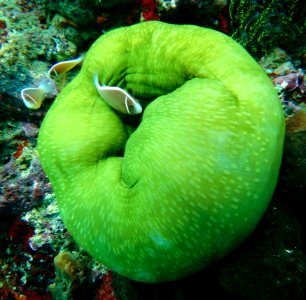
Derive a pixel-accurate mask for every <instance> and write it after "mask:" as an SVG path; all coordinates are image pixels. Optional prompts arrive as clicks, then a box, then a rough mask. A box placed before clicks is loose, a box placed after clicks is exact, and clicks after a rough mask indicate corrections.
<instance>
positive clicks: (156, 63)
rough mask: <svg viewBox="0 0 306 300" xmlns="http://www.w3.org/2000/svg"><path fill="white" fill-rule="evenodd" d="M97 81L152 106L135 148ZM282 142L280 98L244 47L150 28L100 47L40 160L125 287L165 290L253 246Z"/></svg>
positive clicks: (118, 33)
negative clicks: (166, 284)
mask: <svg viewBox="0 0 306 300" xmlns="http://www.w3.org/2000/svg"><path fill="white" fill-rule="evenodd" d="M95 74H98V79H99V84H101V85H102V86H103V85H106V86H118V87H120V88H121V89H124V90H125V91H126V92H128V93H129V94H131V95H132V96H133V97H135V98H136V99H138V100H139V101H140V103H141V104H142V105H143V104H147V106H146V107H145V109H144V112H143V115H142V119H141V122H140V124H139V126H138V127H137V128H135V131H134V132H133V133H132V134H131V135H129V134H128V132H129V130H128V125H127V121H126V118H123V117H122V116H121V115H120V114H118V113H116V112H115V111H114V110H113V109H112V108H111V107H110V106H109V105H108V104H107V103H106V102H105V101H103V99H102V98H101V96H100V95H99V93H98V91H97V89H96V86H95V85H94V76H95ZM133 118H135V117H133ZM283 137H284V117H283V112H282V108H281V104H280V102H279V99H278V96H277V93H276V91H275V89H274V87H273V84H272V83H271V80H270V79H269V78H268V77H267V75H266V74H265V73H264V72H263V71H262V69H261V68H260V67H259V65H258V64H257V63H256V62H255V61H254V60H253V59H252V58H251V57H250V55H249V54H248V53H247V52H246V51H245V50H244V49H243V48H242V47H241V46H240V45H238V44H237V43H236V42H235V41H233V40H232V39H231V38H229V37H227V36H226V35H224V34H221V33H218V32H216V31H213V30H209V29H204V28H200V27H196V26H190V25H183V26H180V25H169V24H165V23H161V22H153V21H152V22H147V23H142V24H138V25H134V26H131V27H126V28H120V29H116V30H113V31H110V32H109V33H107V34H105V35H103V36H102V37H101V38H100V39H98V40H97V41H96V42H95V43H94V45H93V46H92V47H91V48H90V49H89V51H88V52H87V54H86V56H85V58H84V62H83V66H82V69H81V71H80V73H79V74H78V75H77V77H76V78H75V79H74V80H73V81H72V82H71V83H70V84H68V86H67V87H65V88H64V89H63V90H62V92H61V93H60V94H59V96H58V97H57V99H56V100H55V102H54V104H53V105H52V107H51V108H50V110H49V111H48V113H47V115H46V117H45V119H44V121H43V124H42V127H41V129H40V133H39V139H38V150H39V153H40V159H41V163H42V166H43V168H44V169H45V171H46V173H47V175H48V176H49V178H50V181H51V183H52V186H53V189H54V192H55V195H56V198H57V201H58V204H59V208H60V212H61V216H62V218H63V221H64V223H65V225H66V226H67V228H68V230H69V231H70V233H71V234H72V235H73V237H74V238H75V239H76V241H77V242H78V243H79V244H80V245H81V246H82V247H84V249H85V250H86V251H88V252H89V253H90V254H91V255H92V256H93V257H95V258H96V259H98V260H99V261H101V262H102V263H104V264H106V265H107V266H109V267H110V268H112V269H113V270H114V271H116V272H118V273H120V274H122V275H124V276H126V277H128V278H131V279H134V280H138V281H144V282H159V281H167V280H174V279H177V278H180V277H183V276H186V275H188V274H190V273H192V272H195V271H197V270H199V269H201V268H203V267H205V266H207V265H209V264H211V263H212V262H214V261H216V260H218V259H219V258H221V257H223V256H224V255H226V254H227V253H228V252H229V251H231V250H232V249H233V248H235V247H236V246H237V245H238V244H239V243H240V242H241V241H243V240H244V239H245V238H246V237H247V236H248V235H249V234H250V232H251V231H252V230H253V229H254V227H255V226H256V225H257V223H258V221H259V220H260V218H261V217H262V215H263V213H264V211H265V210H266V208H267V206H268V204H269V201H270V198H271V195H272V193H273V190H274V187H275V184H276V180H277V177H278V171H279V166H280V160H281V154H282V146H283Z"/></svg>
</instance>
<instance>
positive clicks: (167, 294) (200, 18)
mask: <svg viewBox="0 0 306 300" xmlns="http://www.w3.org/2000/svg"><path fill="white" fill-rule="evenodd" d="M0 2H1V3H0V7H1V8H0V102H1V106H0V120H1V121H0V153H1V156H0V299H1V300H2V299H3V300H10V299H18V300H21V299H22V300H26V299H28V300H40V299H41V300H48V299H51V298H53V299H62V298H61V295H68V296H71V295H73V296H75V299H89V298H90V299H95V300H96V299H104V300H105V299H114V298H115V299H117V300H121V299H122V300H123V299H124V300H127V299H128V300H131V299H137V300H142V299H145V300H153V299H154V300H156V299H171V300H172V299H173V300H174V299H175V300H178V299H180V300H181V299H186V300H188V299H197V298H198V294H200V295H201V296H202V297H203V298H204V297H205V299H206V298H207V299H212V298H211V297H210V294H212V295H213V299H217V298H218V299H237V300H242V299H243V300H245V299H254V298H255V297H257V299H258V298H263V299H264V297H267V296H269V298H270V299H271V298H273V297H274V298H277V299H279V300H287V299H303V298H305V294H306V286H305V282H306V280H305V239H304V236H305V229H306V224H305V216H304V209H303V201H304V198H305V188H306V182H305V180H306V174H305V170H306V158H305V147H306V134H305V132H306V125H305V124H306V113H305V104H304V103H305V91H304V83H303V76H304V73H305V66H306V55H305V48H304V47H303V46H304V45H305V15H306V14H305V6H304V3H303V1H302V0H294V1H287V0H286V1H275V0H273V1H238V0H231V1H223V0H210V1H195V0H176V1H173V0H169V1H162V0H156V1H153V0H152V1H150V0H146V1H142V0H116V1H105V0H89V1H85V0H80V1H73V0H71V1H68V0H65V1H47V0H42V1H38V0H29V1H23V0H2V1H0ZM281 4H283V5H281ZM228 8H229V12H230V13H229V12H228ZM156 18H159V19H160V20H164V21H168V22H172V23H191V24H198V25H202V26H207V27H211V28H215V29H218V30H220V31H222V32H224V33H230V34H233V36H234V37H235V38H237V40H238V41H240V42H241V43H242V44H243V45H244V46H246V47H247V48H248V49H249V50H250V51H251V52H252V53H253V54H254V55H256V56H258V57H260V56H261V55H262V54H266V55H265V56H264V57H263V58H262V59H261V60H260V64H261V66H262V67H263V69H264V70H265V71H266V72H267V74H268V75H269V76H270V77H271V79H273V80H274V82H275V84H276V89H277V92H278V93H279V97H280V101H281V103H282V105H283V109H284V114H285V117H286V127H287V132H286V140H285V148H284V159H283V163H282V168H281V173H280V179H279V183H278V187H277V190H276V192H275V195H274V197H273V200H272V205H271V206H270V208H269V210H268V212H267V214H266V215H265V216H264V218H263V220H262V222H261V223H260V225H259V226H258V228H257V229H256V230H255V232H254V234H252V235H251V236H250V238H249V239H248V240H247V241H246V242H245V243H244V244H243V245H242V246H241V247H239V248H238V249H237V250H236V251H235V252H234V253H233V254H232V255H230V256H228V257H227V258H226V259H224V260H222V261H221V262H220V263H218V264H214V265H213V266H212V267H211V268H207V269H205V270H203V271H201V272H199V273H198V274H195V275H193V276H190V277H189V278H186V279H184V280H180V281H177V282H173V283H167V284H162V285H146V284H140V283H135V282H131V281H129V280H127V279H125V278H123V277H121V276H120V275H118V274H117V273H115V272H112V271H109V270H107V269H106V268H105V267H104V266H103V265H101V264H98V263H97V262H95V261H94V260H92V259H91V258H90V257H89V256H88V255H87V254H86V253H84V252H83V251H82V250H81V249H79V248H78V246H77V245H76V244H75V243H74V240H73V239H72V237H71V236H70V234H69V233H68V231H67V229H66V228H65V226H64V225H63V223H62V220H61V217H60V215H59V212H58V207H57V204H56V200H55V197H54V194H53V193H52V191H51V186H50V183H49V182H48V179H47V178H46V176H45V175H44V173H43V171H42V169H41V166H40V164H39V161H38V157H37V151H36V137H37V132H38V128H39V127H40V122H41V120H42V119H43V117H44V114H45V110H47V109H48V107H49V106H50V101H46V102H45V103H44V106H43V108H42V110H37V111H29V110H27V109H26V108H25V107H24V105H23V104H22V101H21V99H20V96H19V93H20V91H21V90H22V89H23V88H24V87H27V86H35V85H38V84H39V82H40V80H44V79H45V78H46V73H47V70H48V68H49V67H50V64H53V63H54V62H57V61H59V60H63V59H67V58H68V59H71V58H73V57H74V56H75V54H76V53H78V54H79V53H80V52H82V51H83V50H84V49H88V47H89V45H90V43H91V42H92V41H93V40H95V39H96V38H97V37H98V36H100V35H101V33H104V32H105V31H108V30H110V29H112V28H115V27H118V26H122V25H127V24H129V25H130V24H134V23H138V22H139V21H140V20H151V19H156ZM275 46H282V48H284V49H286V50H287V52H285V51H283V50H280V49H279V48H275V49H273V50H272V51H271V52H270V51H269V50H270V49H271V48H274V47H275ZM288 51H289V53H290V55H291V54H294V58H295V59H292V56H289V55H288V54H287V53H288ZM301 55H302V57H301ZM303 55H304V56H303ZM296 57H298V58H299V60H297V59H296ZM69 76H70V74H69ZM73 77H74V74H71V77H69V78H60V80H62V81H61V82H59V84H57V90H61V88H62V87H63V86H64V85H65V84H66V83H67V81H69V80H70V79H71V78H73ZM286 82H288V85H286ZM54 92H55V93H56V92H57V91H54ZM55 93H54V95H55ZM50 100H53V99H50ZM263 105H264V103H263ZM214 113H216V112H213V111H210V112H209V114H214ZM59 253H60V254H59ZM63 253H65V255H64V256H63V257H66V258H68V259H66V260H64V259H62V262H63V263H62V264H61V266H60V267H59V266H58V264H57V263H56V264H57V267H56V270H55V267H54V258H55V257H56V256H57V255H60V256H59V257H61V255H62V254H63ZM66 264H67V265H66ZM71 265H75V266H78V268H76V269H74V270H75V271H74V277H73V276H70V278H74V281H73V282H72V281H69V280H67V278H69V276H68V277H67V276H66V277H65V276H63V273H62V270H65V269H67V267H68V266H71ZM63 279H64V280H63ZM69 285H70V290H69V289H68V288H67V287H68V286H69ZM54 288H55V290H56V292H55V291H54Z"/></svg>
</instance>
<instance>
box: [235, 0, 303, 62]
mask: <svg viewBox="0 0 306 300" xmlns="http://www.w3.org/2000/svg"><path fill="white" fill-rule="evenodd" d="M229 12H230V17H231V27H232V28H231V29H232V31H231V35H232V37H233V38H234V39H235V40H237V41H238V42H239V43H240V44H241V45H243V46H245V47H246V48H247V50H248V51H250V53H251V54H253V55H255V56H257V57H261V56H262V55H263V54H265V53H267V52H268V51H270V50H271V49H272V48H274V47H281V48H283V49H285V50H287V51H290V52H291V53H292V52H293V53H294V54H296V55H297V56H301V55H302V54H305V51H306V49H305V36H306V27H305V21H306V19H305V18H306V17H305V16H306V7H305V5H304V1H303V0H294V1H291V0H286V1H281V0H272V1H254V0H247V1H241V0H231V1H230V5H229Z"/></svg>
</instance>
